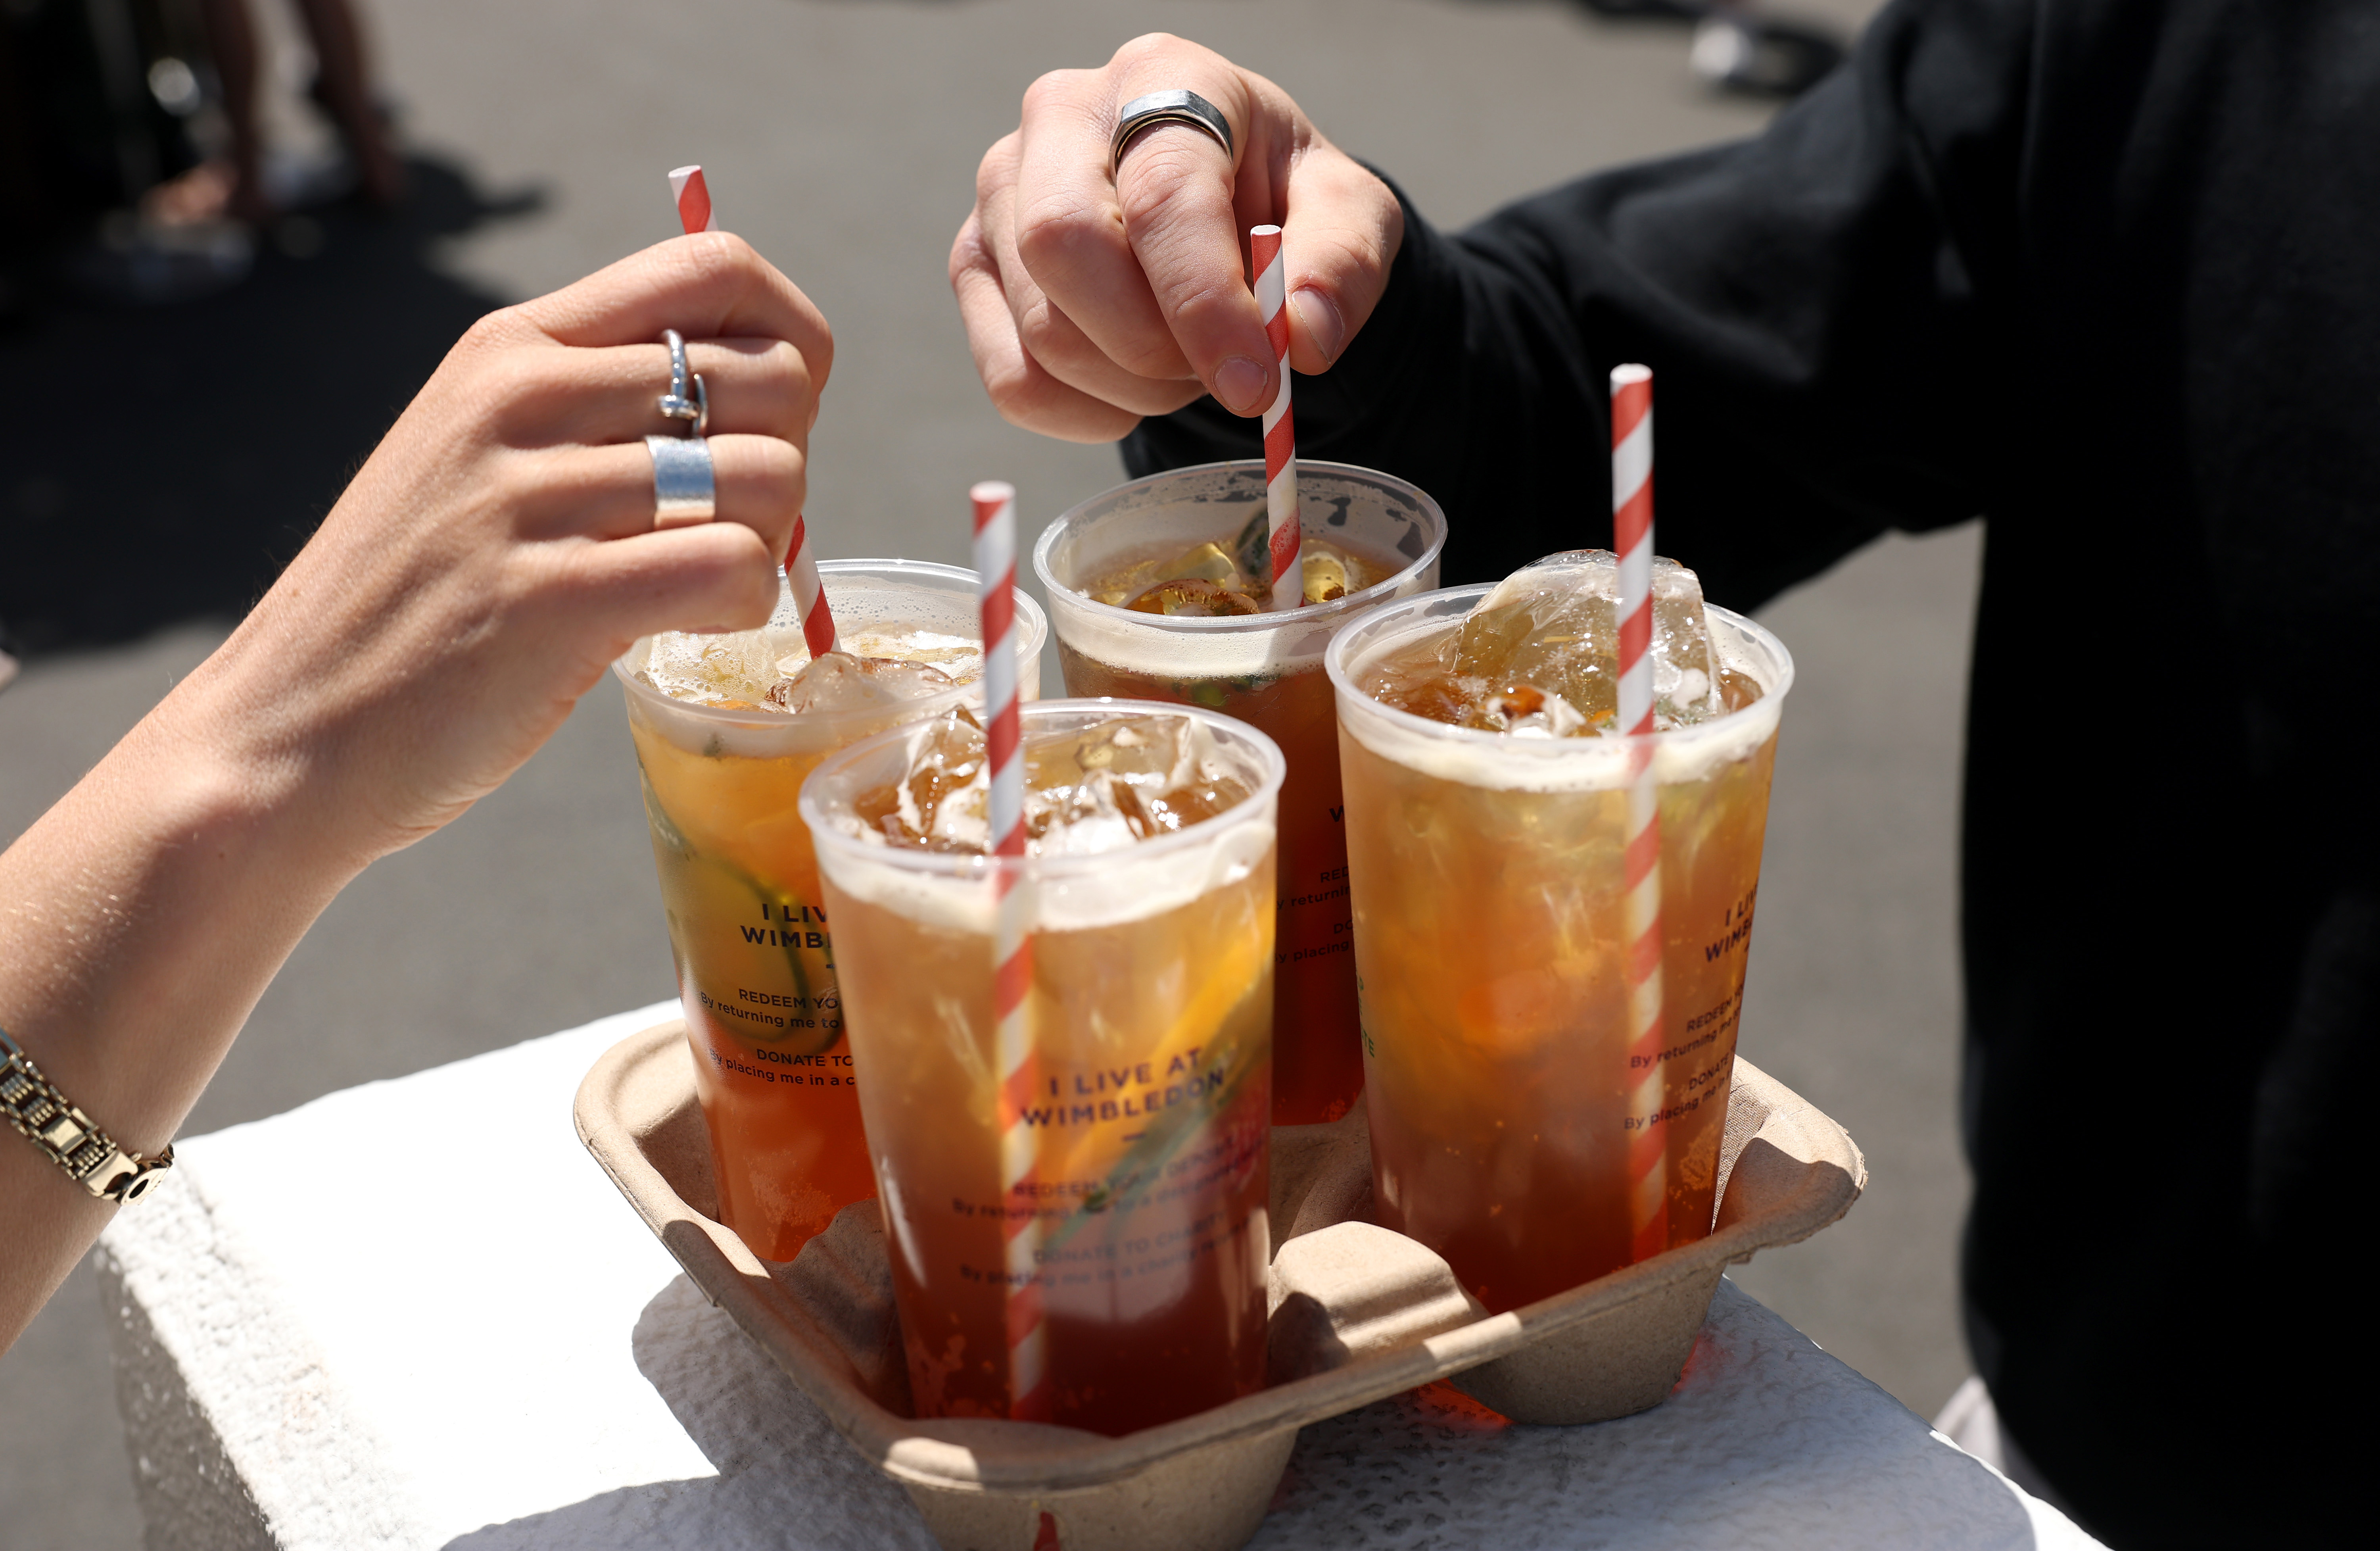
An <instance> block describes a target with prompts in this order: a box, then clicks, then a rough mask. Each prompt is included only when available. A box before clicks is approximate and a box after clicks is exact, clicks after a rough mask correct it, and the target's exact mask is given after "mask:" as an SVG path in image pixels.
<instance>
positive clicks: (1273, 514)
mask: <svg viewBox="0 0 2380 1551" xmlns="http://www.w3.org/2000/svg"><path fill="white" fill-rule="evenodd" d="M1248 247H1249V249H1250V250H1251V251H1250V256H1251V257H1252V258H1253V259H1254V260H1255V261H1256V266H1257V311H1258V312H1261V313H1263V314H1264V325H1265V338H1266V339H1267V340H1268V341H1269V343H1270V344H1271V346H1272V354H1273V360H1274V361H1275V362H1276V363H1277V364H1278V365H1279V367H1280V369H1281V385H1280V386H1279V387H1277V388H1275V389H1273V395H1272V402H1271V403H1270V404H1269V405H1268V406H1266V408H1265V412H1264V449H1265V526H1266V527H1267V528H1268V529H1269V530H1270V531H1271V545H1272V606H1273V607H1274V608H1276V609H1287V608H1296V607H1298V606H1300V605H1303V604H1304V603H1305V568H1304V567H1303V566H1302V565H1301V564H1300V563H1299V560H1298V554H1297V551H1298V540H1299V531H1298V525H1297V428H1296V425H1295V423H1294V421H1293V417H1292V416H1291V414H1290V412H1289V298H1288V296H1287V295H1286V293H1285V287H1286V286H1287V282H1286V281H1285V280H1284V279H1283V278H1282V270H1281V228H1280V227H1279V226H1252V227H1250V228H1249V230H1248Z"/></svg>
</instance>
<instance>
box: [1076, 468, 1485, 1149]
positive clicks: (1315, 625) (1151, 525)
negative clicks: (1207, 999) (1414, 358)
mask: <svg viewBox="0 0 2380 1551" xmlns="http://www.w3.org/2000/svg"><path fill="white" fill-rule="evenodd" d="M1298 499H1299V503H1300V519H1301V528H1302V533H1303V536H1304V538H1305V542H1306V543H1308V544H1309V545H1310V544H1311V543H1312V542H1313V541H1314V540H1317V539H1322V540H1327V541H1329V542H1330V543H1337V544H1341V545H1343V546H1345V547H1347V548H1349V549H1353V550H1355V551H1357V552H1359V553H1363V554H1366V555H1369V556H1374V557H1376V558H1378V559H1379V560H1381V561H1383V562H1392V563H1399V564H1401V568H1400V569H1398V570H1397V571H1396V572H1395V573H1394V574H1393V575H1391V576H1390V577H1389V579H1388V580H1384V581H1381V582H1379V583H1378V584H1376V585H1374V586H1371V587H1367V588H1366V589H1364V590H1363V591H1362V592H1354V593H1351V594H1349V595H1348V596H1346V597H1344V598H1339V599H1336V600H1333V601H1332V602H1330V603H1327V604H1314V605H1308V606H1306V607H1305V608H1298V609H1292V610H1290V611H1288V612H1286V613H1282V614H1257V615H1243V616H1239V617H1225V618H1212V619H1199V618H1189V617H1182V616H1178V615H1174V616H1169V615H1160V614H1135V613H1134V612H1133V611H1132V610H1130V609H1126V608H1118V607H1115V606H1113V605H1108V604H1102V603H1099V602H1097V601H1096V600H1094V599H1092V598H1089V597H1087V596H1085V595H1084V593H1083V592H1082V591H1080V589H1082V588H1084V587H1087V586H1089V585H1092V584H1094V583H1095V582H1096V581H1097V580H1099V578H1100V577H1101V576H1102V575H1104V574H1107V573H1109V572H1111V571H1112V570H1113V569H1115V568H1117V567H1118V566H1120V565H1123V564H1126V563H1129V562H1131V561H1133V560H1137V559H1143V558H1146V557H1147V556H1148V555H1149V554H1150V553H1151V552H1152V551H1157V552H1164V551H1167V550H1169V549H1189V548H1193V547H1195V546H1196V545H1197V544H1199V543H1204V542H1207V541H1208V540H1213V539H1221V540H1224V541H1226V542H1228V541H1229V539H1230V538H1231V536H1232V535H1233V534H1235V533H1237V532H1238V531H1239V530H1240V527H1241V525H1242V524H1243V523H1244V522H1245V521H1246V520H1247V519H1248V517H1249V516H1250V515H1251V514H1252V513H1255V512H1260V511H1262V510H1263V509H1264V505H1265V472H1264V463H1263V460H1262V459H1247V460H1245V461H1240V462H1233V463H1206V464H1200V465H1198V466H1196V467H1195V468H1188V469H1177V470H1172V472H1170V473H1164V474H1156V475H1152V476H1150V477H1149V478H1147V479H1145V480H1135V481H1134V482H1132V483H1130V484H1126V485H1120V486H1118V487H1117V488H1116V489H1114V490H1111V491H1109V492H1108V493H1107V494H1106V495H1099V496H1097V497H1094V498H1093V499H1091V500H1088V501H1086V502H1084V503H1083V504H1082V505H1081V506H1079V507H1075V508H1074V509H1073V510H1072V511H1070V512H1068V513H1066V514H1065V515H1064V516H1063V517H1061V518H1060V519H1058V520H1057V521H1055V522H1053V523H1051V524H1050V527H1049V528H1048V530H1046V531H1044V532H1043V533H1042V535H1041V539H1040V542H1039V543H1037V544H1035V545H1034V548H1033V569H1034V571H1035V573H1036V574H1038V576H1039V577H1040V579H1041V582H1042V585H1043V586H1044V587H1045V588H1046V589H1047V590H1048V592H1049V596H1050V618H1051V621H1052V623H1053V624H1054V625H1055V626H1056V628H1057V631H1058V663H1059V666H1060V668H1061V669H1062V671H1063V673H1064V675H1065V679H1066V692H1067V693H1068V694H1072V695H1117V696H1123V697H1127V698H1134V699H1141V700H1158V701H1172V702H1177V703H1180V704H1188V705H1202V706H1206V707H1208V709H1210V710H1216V711H1220V712H1222V713H1223V714H1226V715H1229V716H1236V717H1238V718H1239V719H1240V720H1241V721H1244V722H1246V723H1247V724H1248V725H1249V726H1251V727H1257V728H1259V729H1261V730H1262V731H1264V732H1265V733H1266V734H1268V735H1269V737H1270V738H1271V739H1273V741H1274V742H1276V743H1278V744H1280V745H1281V752H1282V753H1283V754H1284V755H1285V756H1287V758H1288V761H1289V777H1288V779H1287V780H1286V781H1285V782H1284V783H1282V786H1281V905H1280V910H1281V922H1280V928H1281V929H1280V934H1279V938H1278V941H1277V943H1276V944H1275V946H1274V950H1273V951H1274V956H1275V977H1274V982H1273V998H1274V1001H1273V1030H1274V1038H1273V1120H1274V1123H1275V1124H1278V1125H1299V1124H1305V1123H1308V1122H1312V1121H1318V1120H1335V1119H1337V1118H1338V1117H1340V1116H1342V1115H1343V1114H1345V1113H1346V1112H1347V1110H1348V1109H1349V1108H1350V1107H1352V1106H1353V1105H1354V1101H1355V1096H1356V1094H1357V1093H1359V1092H1360V1091H1361V1089H1362V1087H1363V1081H1364V1067H1363V1057H1362V1054H1361V1051H1360V1049H1359V1047H1358V1030H1357V1026H1356V1017H1355V960H1354V953H1353V951H1352V949H1353V946H1354V935H1353V918H1352V916H1351V914H1350V912H1349V910H1348V902H1347V844H1346V836H1345V833H1344V830H1343V828H1342V824H1341V822H1340V820H1341V811H1340V800H1339V740H1338V734H1337V731H1336V718H1335V716H1334V714H1333V712H1332V709H1331V700H1330V680H1329V679H1328V678H1326V677H1325V676H1324V674H1323V671H1322V653H1323V651H1324V649H1325V648H1326V647H1327V646H1329V644H1330V636H1331V632H1333V631H1334V630H1336V629H1339V627H1340V626H1342V625H1343V624H1345V623H1346V622H1347V621H1348V620H1350V619H1352V618H1354V617H1355V616H1357V615H1359V614H1361V613H1363V612H1364V611H1365V610H1366V609H1367V608H1371V607H1373V606H1374V605H1378V604H1382V603H1386V602H1388V601H1389V600H1390V599H1393V598H1402V597H1406V596H1410V595H1411V594H1413V593H1415V592H1423V591H1425V590H1427V589H1428V588H1431V587H1435V586H1436V585H1438V557H1439V550H1440V549H1442V548H1443V547H1444V546H1445V543H1446V517H1445V514H1444V513H1442V512H1440V511H1439V508H1438V503H1437V502H1435V501H1433V500H1431V499H1430V498H1429V496H1428V495H1426V494H1425V493H1423V492H1422V491H1421V490H1420V489H1418V488H1417V487H1415V486H1414V485H1412V484H1408V483H1407V482H1404V481H1403V480H1401V479H1397V478H1395V477H1394V476H1392V475H1389V474H1383V473H1378V472H1376V471H1374V470H1370V469H1358V468H1354V467H1353V466H1351V465H1348V464H1343V463H1320V462H1316V461H1314V460H1312V459H1300V460H1299V462H1298Z"/></svg>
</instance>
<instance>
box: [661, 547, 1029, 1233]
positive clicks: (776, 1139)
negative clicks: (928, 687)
mask: <svg viewBox="0 0 2380 1551" xmlns="http://www.w3.org/2000/svg"><path fill="white" fill-rule="evenodd" d="M820 575H821V579H822V581H823V584H824V586H825V589H826V592H827V597H828V601H829V603H830V604H831V605H832V607H833V608H834V609H835V611H836V617H837V623H838V624H839V625H840V626H841V627H842V629H843V634H844V644H845V646H846V647H847V648H848V649H851V650H853V651H856V652H868V653H883V654H885V655H887V656H895V655H897V656H904V657H907V658H913V659H916V660H920V661H924V662H927V663H929V664H936V665H939V666H940V667H941V668H943V669H948V670H949V672H950V675H951V677H952V678H953V679H954V680H955V682H954V683H953V685H952V686H951V687H949V688H947V689H943V690H938V691H936V692H933V693H929V694H926V695H923V696H921V697H918V698H915V699H908V700H903V701H898V702H892V703H875V704H860V705H854V706H851V707H849V708H845V709H820V710H809V711H804V712H800V713H790V712H786V711H783V710H779V709H777V708H776V707H774V706H772V705H771V704H768V703H767V702H765V700H763V699H762V698H761V693H762V689H763V686H762V685H761V684H759V683H758V682H746V681H747V680H751V679H753V678H755V676H756V675H758V676H759V677H760V678H766V677H767V676H768V675H769V674H770V673H771V672H772V671H773V669H772V668H771V666H770V665H771V664H773V663H774V662H775V661H777V660H778V658H779V657H781V656H783V655H787V654H790V655H794V656H800V657H805V658H806V657H807V649H806V648H804V647H803V645H802V638H801V629H800V625H799V622H798V618H797V617H796V616H795V614H794V613H793V605H792V597H791V593H790V592H786V593H785V594H783V596H781V597H780V599H779V604H778V610H777V616H776V617H775V618H774V619H772V620H771V624H770V625H769V626H768V627H765V628H764V629H761V630H757V631H745V632H741V633H740V634H737V635H731V636H721V637H710V638H700V640H701V641H702V642H703V643H704V649H705V650H706V651H709V652H710V653H713V654H714V655H716V657H717V658H718V659H719V662H718V665H717V666H716V669H715V671H713V672H710V673H707V674H689V673H678V674H675V675H673V674H672V673H669V672H665V671H658V665H657V664H656V661H655V653H656V650H657V647H656V642H655V641H650V640H647V641H638V642H637V644H636V646H635V647H634V648H632V649H631V650H630V651H629V653H627V655H626V656H625V657H623V658H622V659H621V660H620V662H619V664H617V665H615V671H616V672H617V674H618V676H619V678H620V679H621V681H622V683H623V684H624V685H625V686H626V689H627V695H628V728H629V733H630V736H631V737H632V738H633V739H635V742H636V749H637V768H638V772H639V775H640V776H641V778H642V782H643V788H644V799H645V814H646V818H647V820H648V822H649V824H650V828H651V833H652V842H653V860H654V862H655V865H656V867H657V868H658V870H659V873H660V877H661V891H662V909H663V911H664V913H665V914H666V916H667V920H668V925H669V936H670V949H671V955H672V957H673V959H674V960H675V962H676V966H677V978H678V994H679V1002H680V1005H681V1006H682V1007H683V1008H684V1009H685V1014H686V1037H687V1040H688V1042H689V1044H691V1046H692V1048H693V1051H694V1055H695V1086H696V1091H697V1093H698V1096H699V1098H700V1100H701V1103H702V1112H703V1118H704V1120H705V1122H706V1124H707V1126H708V1128H709V1130H710V1144H711V1165H712V1173H713V1176H714V1178H715V1179H716V1180H717V1183H718V1188H719V1214H720V1220H721V1221H722V1223H724V1224H725V1225H726V1226H727V1227H730V1228H733V1229H734V1230H735V1233H736V1234H737V1235H738V1236H739V1237H741V1238H742V1239H743V1240H744V1241H745V1242H746V1243H747V1245H749V1246H750V1247H751V1249H752V1252H754V1253H755V1254H758V1255H760V1256H762V1257H764V1258H766V1259H770V1260H791V1259H792V1258H793V1257H794V1256H795V1253H797V1252H799V1251H800V1249H801V1246H802V1244H803V1243H804V1242H805V1241H807V1240H808V1239H809V1238H810V1236H811V1235H813V1234H816V1233H819V1232H821V1231H823V1230H824V1229H825V1227H827V1225H828V1224H830V1223H831V1222H832V1221H833V1220H834V1215H835V1214H836V1213H837V1212H839V1211H841V1210H842V1209H843V1208H844V1207H845V1206H847V1205H849V1204H851V1203H853V1202H855V1201H865V1200H867V1199H868V1197H869V1196H871V1195H873V1194H874V1193H875V1189H876V1187H875V1179H874V1175H873V1173H872V1171H871V1170H870V1168H869V1166H868V1148H867V1144H866V1142H865V1141H864V1139H863V1137H862V1135H861V1130H860V1114H859V1093H858V1087H857V1085H856V1082H855V1081H854V1080H853V1074H852V1064H851V1053H850V1048H849V1046H848V1044H846V1043H845V1041H844V1018H843V1005H842V998H841V994H840V990H839V987H838V985H837V983H836V975H835V950H834V939H833V936H832V934H831V933H830V931H829V930H828V922H827V910H826V900H825V896H824V894H823V893H822V892H821V890H820V886H819V877H818V861H817V858H816V856H815V854H814V853H813V852H812V850H811V849H810V837H809V831H808V830H807V828H806V827H804V825H803V824H802V822H801V816H800V813H799V812H798V811H797V809H796V807H795V801H796V799H797V797H798V796H799V793H800V791H801V785H802V782H803V780H804V779H805V778H807V776H808V775H809V774H810V772H811V771H812V770H814V769H816V768H817V767H818V765H819V763H820V761H822V760H824V759H825V758H826V757H827V756H828V755H830V754H832V753H834V752H835V751H838V750H840V749H844V748H846V747H848V746H849V745H851V744H853V743H856V742H857V741H859V740H860V739H864V738H868V737H870V736H873V735H874V734H876V733H879V732H881V731H883V730H885V729H886V728H888V727H896V726H899V725H900V724H901V723H903V722H906V721H909V720H912V719H915V718H917V717H919V716H927V715H932V714H938V713H940V712H943V711H947V710H948V709H949V708H950V707H951V706H952V705H953V704H958V703H963V702H966V701H967V700H968V699H969V698H970V697H971V696H972V697H973V698H975V699H977V700H978V701H979V700H980V698H981V692H980V688H979V686H977V684H976V683H975V680H976V678H977V677H978V675H979V673H980V669H981V661H980V651H979V648H978V647H977V644H976V643H977V641H978V640H979V629H978V627H977V623H976V609H977V604H976V598H975V585H976V582H975V573H974V572H972V571H966V570H961V569H958V568H954V567H950V566H932V565H925V564H922V563H918V562H913V561H873V560H855V561H830V562H828V563H827V564H825V565H823V566H821V567H820ZM1017 612H1018V620H1019V632H1020V634H1019V640H1020V642H1021V646H1020V667H1019V675H1020V678H1021V679H1022V682H1023V683H1024V684H1025V685H1026V686H1027V687H1028V690H1029V688H1030V686H1032V685H1033V684H1035V682H1036V681H1037V677H1038V665H1039V653H1040V647H1041V642H1042V641H1043V640H1044V639H1045V637H1046V633H1047V625H1046V622H1045V620H1044V618H1043V617H1042V615H1041V613H1040V610H1039V609H1038V607H1036V606H1035V605H1033V604H1032V602H1031V601H1030V600H1029V599H1025V598H1022V597H1020V598H1019V600H1018V603H1017ZM670 644H673V643H672V642H670V641H667V640H665V641H664V642H663V645H662V648H660V649H661V650H663V651H666V650H667V649H668V647H669V645H670ZM674 644H675V645H677V646H679V647H684V646H686V645H687V644H688V642H687V641H686V639H684V638H679V639H678V640H677V641H675V642H674ZM673 690H674V691H675V692H674V693H673V692H672V691H673Z"/></svg>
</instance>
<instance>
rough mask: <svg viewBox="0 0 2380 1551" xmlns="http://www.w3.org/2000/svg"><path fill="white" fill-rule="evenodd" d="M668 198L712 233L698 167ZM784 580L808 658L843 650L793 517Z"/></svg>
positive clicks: (688, 220)
mask: <svg viewBox="0 0 2380 1551" xmlns="http://www.w3.org/2000/svg"><path fill="white" fill-rule="evenodd" d="M669 180H670V198H671V199H672V200H674V202H676V204H677V218H678V224H679V225H680V226H684V227H685V228H686V232H687V234H688V235H689V236H690V235H692V234H693V233H695V232H707V231H715V230H717V229H718V227H719V218H718V216H717V215H716V214H715V213H713V211H712V210H711V208H710V184H709V183H708V182H706V181H705V180H704V178H703V176H702V167H701V165H699V164H697V165H694V166H690V167H674V168H672V169H671V170H670V175H669ZM785 580H788V581H790V582H791V583H793V588H794V609H795V612H796V613H798V614H799V615H800V616H801V617H802V640H803V641H805V642H807V644H808V646H809V649H810V655H811V656H812V657H823V656H825V655H826V654H827V653H830V652H840V651H841V650H843V642H842V641H840V640H839V639H837V637H836V636H835V633H834V613H833V611H832V610H831V609H829V608H828V607H827V606H826V590H825V589H824V588H822V587H820V585H819V571H818V556H816V555H814V554H812V553H811V551H810V531H809V525H808V524H807V523H806V522H805V521H803V520H802V516H801V514H800V513H799V512H795V514H794V542H793V543H792V544H791V545H790V546H788V547H787V549H786V550H785Z"/></svg>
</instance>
